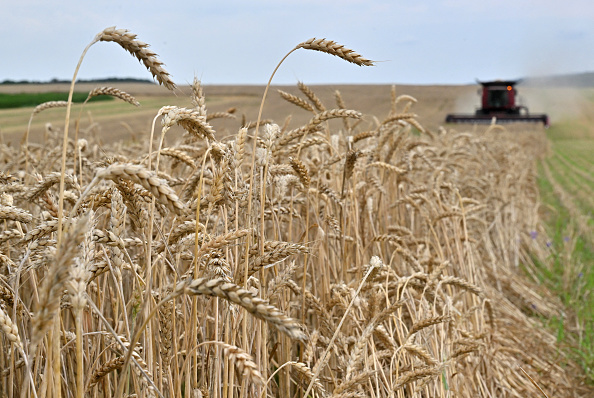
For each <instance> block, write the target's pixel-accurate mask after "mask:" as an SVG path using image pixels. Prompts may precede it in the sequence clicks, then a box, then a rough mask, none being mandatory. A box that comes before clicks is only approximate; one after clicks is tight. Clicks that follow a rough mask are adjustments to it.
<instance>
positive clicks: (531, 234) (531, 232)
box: [530, 231, 538, 239]
mask: <svg viewBox="0 0 594 398" xmlns="http://www.w3.org/2000/svg"><path fill="white" fill-rule="evenodd" d="M537 236H538V232H536V231H530V237H531V238H532V239H536V237H537Z"/></svg>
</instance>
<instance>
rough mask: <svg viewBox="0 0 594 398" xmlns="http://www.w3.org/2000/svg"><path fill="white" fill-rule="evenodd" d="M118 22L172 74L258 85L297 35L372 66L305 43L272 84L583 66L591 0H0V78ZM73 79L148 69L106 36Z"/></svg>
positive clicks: (64, 75) (513, 73)
mask: <svg viewBox="0 0 594 398" xmlns="http://www.w3.org/2000/svg"><path fill="white" fill-rule="evenodd" d="M114 25H115V26H117V27H118V28H126V29H129V30H130V31H132V32H133V33H136V34H137V35H138V39H139V40H142V41H144V42H146V43H149V44H150V45H151V49H152V50H153V51H155V52H156V53H157V54H158V55H159V58H160V59H161V60H162V61H163V62H164V63H165V64H166V66H165V69H166V70H167V71H168V72H169V73H170V74H171V75H172V78H173V81H174V82H176V83H177V84H186V83H190V82H191V81H192V80H193V78H194V76H195V75H196V76H198V78H199V79H201V80H202V82H203V83H204V84H265V83H266V82H267V81H268V78H269V77H270V74H271V73H272V71H273V69H274V67H275V66H276V64H277V63H278V62H279V61H280V60H281V58H282V57H283V56H284V55H285V54H286V53H287V52H288V51H290V50H291V49H292V48H293V47H294V46H295V45H296V44H298V43H300V42H302V41H305V40H307V39H309V38H311V37H318V38H328V39H331V40H335V41H337V42H338V43H340V44H343V45H345V46H346V47H348V48H351V49H353V50H355V51H356V52H358V53H360V54H361V55H363V56H364V57H366V58H369V59H372V60H375V61H379V62H378V63H377V65H376V66H374V67H371V68H368V67H358V66H356V65H353V64H349V63H346V62H344V61H342V60H340V59H338V58H335V57H332V56H329V55H327V54H322V53H319V52H315V51H307V50H299V51H297V52H295V53H293V54H291V56H290V57H289V58H288V59H287V60H286V61H285V63H284V64H283V65H282V66H281V68H280V70H279V72H278V73H277V75H276V77H275V79H274V80H273V83H274V84H289V85H293V84H295V83H296V82H297V81H303V82H305V83H306V84H318V83H336V84H338V83H352V84H359V83H389V84H391V83H403V84H435V83H437V84H464V83H472V82H474V81H475V79H479V80H489V79H513V78H518V77H523V76H527V75H544V74H562V73H573V72H589V71H594V1H592V0H566V1H561V0H499V1H494V0H432V1H414V0H406V1H405V0H391V1H390V0H341V1H339V0H327V1H323V0H318V1H313V0H301V1H298V0H285V1H282V0H276V1H273V0H208V1H206V0H204V1H201V0H196V1H175V0H169V1H167V0H165V1H164V0H160V1H153V0H148V1H140V0H118V1H113V0H101V1H87V0H65V1H59V0H56V1H47V0H35V1H33V0H19V1H16V0H0V37H1V39H0V81H2V80H5V79H12V80H21V79H31V80H49V79H52V78H59V79H71V78H72V74H73V72H74V69H75V67H76V64H77V62H78V59H79V57H80V54H81V52H82V51H83V49H84V48H85V46H86V45H87V44H88V43H89V42H90V41H91V40H92V39H93V37H94V36H95V35H96V34H97V33H99V32H100V31H102V30H103V29H104V28H106V27H109V26H114ZM79 77H80V78H86V79H88V78H103V77H136V78H151V75H150V73H149V72H148V71H147V70H146V69H145V68H144V66H143V65H142V64H140V63H139V62H138V61H137V60H136V59H135V58H133V57H132V56H131V55H129V54H128V53H126V52H125V51H124V50H123V49H121V48H120V47H119V46H118V45H117V44H115V43H97V44H95V45H94V46H93V47H91V49H90V51H89V53H88V54H87V56H86V58H85V60H84V61H83V64H82V67H81V70H80V73H79Z"/></svg>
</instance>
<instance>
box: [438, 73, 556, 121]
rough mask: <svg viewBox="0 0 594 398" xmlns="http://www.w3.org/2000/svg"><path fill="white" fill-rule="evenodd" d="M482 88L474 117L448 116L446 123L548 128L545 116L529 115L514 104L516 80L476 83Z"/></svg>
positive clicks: (524, 109)
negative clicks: (536, 125)
mask: <svg viewBox="0 0 594 398" xmlns="http://www.w3.org/2000/svg"><path fill="white" fill-rule="evenodd" d="M478 83H479V84H480V85H481V86H482V90H481V108H479V109H477V110H476V112H475V113H474V115H464V114H462V115H460V114H449V115H447V117H446V123H474V124H476V123H480V124H490V123H493V122H495V123H525V122H528V123H543V124H544V126H545V127H548V126H549V117H548V116H547V115H546V114H530V113H529V112H528V108H526V107H525V106H522V105H518V104H517V103H516V95H517V91H516V88H515V86H516V84H517V83H518V80H495V81H489V82H478Z"/></svg>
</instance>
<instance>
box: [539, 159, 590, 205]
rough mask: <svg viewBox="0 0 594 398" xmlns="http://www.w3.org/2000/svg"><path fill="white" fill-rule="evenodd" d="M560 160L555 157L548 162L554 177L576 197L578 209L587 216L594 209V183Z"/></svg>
mask: <svg viewBox="0 0 594 398" xmlns="http://www.w3.org/2000/svg"><path fill="white" fill-rule="evenodd" d="M558 160H560V158H558V157H554V158H553V159H551V160H549V161H548V163H549V167H551V168H552V174H553V176H554V177H555V178H556V179H557V181H558V183H560V184H562V185H563V187H564V188H565V189H566V190H567V191H568V192H569V194H571V196H573V197H574V199H575V203H576V205H577V207H578V209H579V210H580V211H581V212H582V213H584V214H587V213H588V212H589V211H590V210H592V209H594V188H593V186H592V183H590V182H589V181H588V180H585V179H584V178H583V176H581V175H579V174H578V173H575V172H574V171H573V170H572V169H571V167H570V166H568V165H567V163H564V162H562V161H558Z"/></svg>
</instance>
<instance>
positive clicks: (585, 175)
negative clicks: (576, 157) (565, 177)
mask: <svg viewBox="0 0 594 398" xmlns="http://www.w3.org/2000/svg"><path fill="white" fill-rule="evenodd" d="M555 160H559V161H560V162H561V163H563V164H564V165H565V166H567V167H568V168H569V169H570V170H571V171H572V172H574V173H576V174H578V176H579V177H580V178H581V179H583V180H585V181H586V182H588V183H590V184H594V175H593V174H592V173H590V172H588V171H586V170H585V169H583V168H581V167H579V166H577V165H576V164H575V161H572V159H570V158H568V157H567V156H566V155H561V154H559V153H556V154H555ZM591 167H592V169H593V170H594V163H591ZM583 180H582V181H583Z"/></svg>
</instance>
